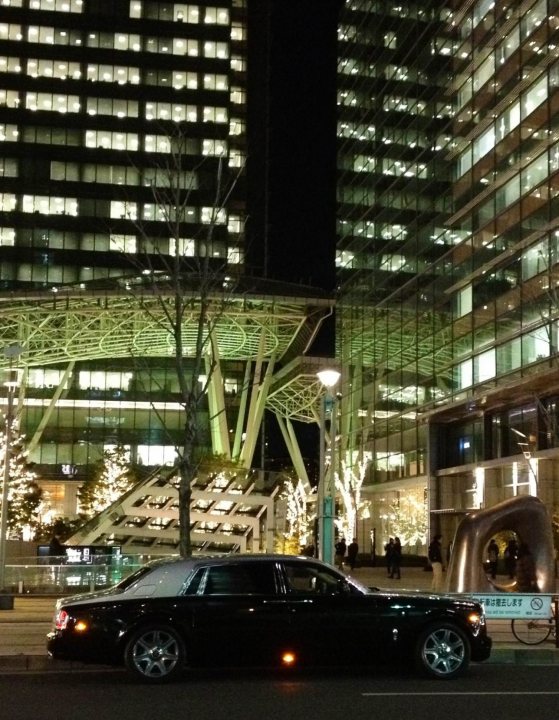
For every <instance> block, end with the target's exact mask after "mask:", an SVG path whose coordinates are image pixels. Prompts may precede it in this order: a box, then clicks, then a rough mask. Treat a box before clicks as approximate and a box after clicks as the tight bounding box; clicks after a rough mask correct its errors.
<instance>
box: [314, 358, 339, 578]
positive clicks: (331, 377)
mask: <svg viewBox="0 0 559 720" xmlns="http://www.w3.org/2000/svg"><path fill="white" fill-rule="evenodd" d="M317 376H318V379H319V380H320V382H321V383H322V387H323V388H324V393H323V395H322V402H321V403H320V458H319V462H320V467H319V479H318V493H317V514H318V541H319V543H318V544H319V548H318V550H319V552H318V557H319V558H320V559H321V560H323V561H324V562H327V563H330V564H332V563H333V560H334V515H335V499H336V492H335V487H334V468H335V449H336V407H335V406H336V401H335V398H334V397H333V395H332V388H334V387H335V385H336V384H337V382H338V380H339V379H340V373H339V372H338V371H337V370H321V371H320V372H318V373H317ZM328 415H330V440H329V443H328V445H329V448H330V462H329V464H328V467H326V419H327V417H328Z"/></svg>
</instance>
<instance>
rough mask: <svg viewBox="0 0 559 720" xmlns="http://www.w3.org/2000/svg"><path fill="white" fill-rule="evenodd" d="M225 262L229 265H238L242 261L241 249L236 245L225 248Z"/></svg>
mask: <svg viewBox="0 0 559 720" xmlns="http://www.w3.org/2000/svg"><path fill="white" fill-rule="evenodd" d="M227 262H228V263H229V264H231V265H239V264H240V263H242V262H243V251H242V250H241V248H238V247H228V248H227Z"/></svg>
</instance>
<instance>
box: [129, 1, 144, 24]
mask: <svg viewBox="0 0 559 720" xmlns="http://www.w3.org/2000/svg"><path fill="white" fill-rule="evenodd" d="M129 14H130V17H131V18H137V19H138V18H141V17H142V3H141V2H140V0H132V2H131V3H130V13H129Z"/></svg>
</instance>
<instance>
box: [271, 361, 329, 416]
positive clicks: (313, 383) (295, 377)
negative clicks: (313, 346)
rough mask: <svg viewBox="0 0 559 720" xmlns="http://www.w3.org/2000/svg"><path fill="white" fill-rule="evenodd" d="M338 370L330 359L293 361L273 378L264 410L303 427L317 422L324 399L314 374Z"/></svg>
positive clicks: (322, 387) (316, 376)
mask: <svg viewBox="0 0 559 720" xmlns="http://www.w3.org/2000/svg"><path fill="white" fill-rule="evenodd" d="M337 369H338V368H337V367H336V365H335V364H333V361H332V359H329V358H323V357H310V356H309V357H297V358H295V359H293V360H292V361H291V362H289V363H288V364H287V365H285V366H284V367H283V368H282V369H281V370H279V371H278V372H277V373H276V374H275V375H274V378H273V380H272V384H271V386H270V390H269V392H268V398H267V401H266V406H267V407H268V408H269V409H270V410H272V411H273V412H274V413H275V414H276V415H278V416H280V417H284V418H289V419H290V420H298V421H300V422H305V423H310V422H318V416H317V408H318V407H319V404H320V398H321V397H322V396H323V395H324V386H323V384H322V382H321V381H320V380H319V378H318V375H317V373H319V372H321V371H322V370H337Z"/></svg>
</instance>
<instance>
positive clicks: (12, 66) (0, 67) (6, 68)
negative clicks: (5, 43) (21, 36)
mask: <svg viewBox="0 0 559 720" xmlns="http://www.w3.org/2000/svg"><path fill="white" fill-rule="evenodd" d="M0 72H3V73H5V72H11V73H19V72H21V60H20V59H19V58H16V57H6V56H5V55H4V56H2V57H0Z"/></svg>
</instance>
